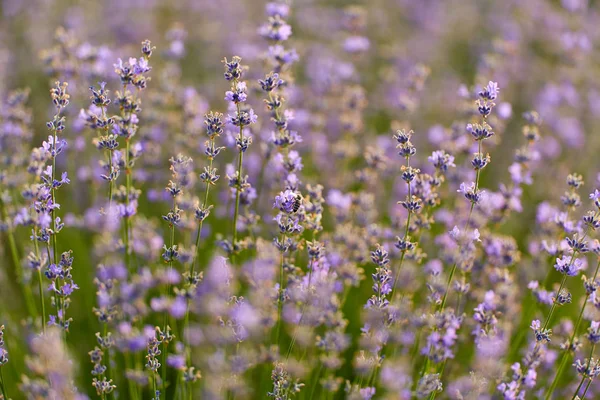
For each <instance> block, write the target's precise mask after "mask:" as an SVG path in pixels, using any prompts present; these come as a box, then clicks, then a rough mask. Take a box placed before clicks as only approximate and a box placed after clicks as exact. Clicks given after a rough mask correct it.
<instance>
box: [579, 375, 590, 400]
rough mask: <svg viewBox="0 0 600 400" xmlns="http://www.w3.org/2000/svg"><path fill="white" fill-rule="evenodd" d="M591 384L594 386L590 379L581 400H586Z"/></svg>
mask: <svg viewBox="0 0 600 400" xmlns="http://www.w3.org/2000/svg"><path fill="white" fill-rule="evenodd" d="M591 384H592V380H591V379H590V380H589V381H588V383H587V385H585V390H584V391H583V394H582V395H581V400H583V399H585V395H586V394H587V392H588V389H589V388H590V386H591Z"/></svg>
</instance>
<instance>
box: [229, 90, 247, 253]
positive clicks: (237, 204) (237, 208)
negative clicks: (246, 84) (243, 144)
mask: <svg viewBox="0 0 600 400" xmlns="http://www.w3.org/2000/svg"><path fill="white" fill-rule="evenodd" d="M234 85H237V81H234ZM236 107H237V115H238V119H239V116H240V114H241V108H240V104H239V103H237V104H236ZM239 122H240V140H243V139H244V126H243V125H242V124H241V121H239ZM243 160H244V152H243V151H242V150H241V149H240V154H239V157H238V165H237V174H238V176H237V177H238V181H237V188H236V191H235V210H234V213H233V241H232V243H231V245H232V247H233V249H234V250H233V251H234V252H235V246H236V243H237V221H238V214H239V212H240V194H241V192H242V187H241V184H242V180H243V178H242V174H243V164H242V163H243Z"/></svg>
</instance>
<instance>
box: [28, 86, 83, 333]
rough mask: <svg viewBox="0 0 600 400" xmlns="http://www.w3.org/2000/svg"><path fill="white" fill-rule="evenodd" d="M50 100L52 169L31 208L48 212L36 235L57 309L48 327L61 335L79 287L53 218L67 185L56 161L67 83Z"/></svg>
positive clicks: (57, 220)
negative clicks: (60, 191)
mask: <svg viewBox="0 0 600 400" xmlns="http://www.w3.org/2000/svg"><path fill="white" fill-rule="evenodd" d="M50 97H51V98H52V103H53V104H54V107H55V109H56V113H55V114H54V117H53V119H52V121H49V122H47V123H46V126H47V127H48V129H49V130H50V131H51V132H52V133H51V135H50V136H49V137H48V141H47V142H44V143H43V148H44V150H45V151H46V152H47V153H48V154H49V157H50V159H51V162H52V165H50V166H47V167H46V168H45V169H44V171H43V174H42V176H41V178H42V183H41V184H40V186H39V188H38V196H37V202H35V203H34V207H35V210H36V212H37V213H41V214H44V213H48V212H49V214H46V215H47V216H48V217H49V219H50V221H47V224H48V225H49V226H48V227H47V228H46V227H43V231H42V232H40V234H39V235H38V241H42V242H44V243H45V244H46V252H47V256H48V260H49V264H48V268H47V269H46V271H45V275H46V278H48V279H49V280H50V282H51V284H50V291H51V292H52V304H53V306H54V307H55V308H56V315H50V317H49V324H50V325H56V326H59V327H61V328H62V330H63V331H64V332H68V331H69V325H70V323H71V321H72V319H71V318H67V309H68V308H69V304H70V301H71V300H70V296H71V294H72V293H73V291H75V290H76V289H79V287H78V286H77V284H75V283H74V282H73V276H72V275H71V270H72V265H73V257H71V253H72V252H71V251H70V250H69V251H66V252H63V253H62V254H61V255H60V258H59V253H58V244H57V243H58V241H57V235H58V233H60V231H61V230H62V229H63V227H64V223H63V222H62V220H61V218H60V217H58V216H57V215H56V210H57V209H59V208H60V205H59V204H58V203H57V201H56V191H57V189H59V188H60V187H61V186H63V185H66V184H69V183H70V180H69V178H68V177H67V173H66V172H63V173H62V174H61V179H60V180H58V179H57V177H56V158H57V156H58V155H59V154H60V153H62V151H63V149H65V148H66V145H67V142H66V141H65V140H64V139H61V138H60V137H59V136H58V135H59V134H60V133H62V131H63V130H64V129H65V117H63V116H61V113H62V110H63V109H64V108H65V107H66V106H67V105H68V104H69V98H70V96H69V94H68V93H67V83H66V82H65V83H60V82H56V86H55V87H54V88H52V89H51V90H50ZM46 235H48V236H46ZM50 242H52V245H50ZM50 247H52V251H50Z"/></svg>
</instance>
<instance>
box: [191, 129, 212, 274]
mask: <svg viewBox="0 0 600 400" xmlns="http://www.w3.org/2000/svg"><path fill="white" fill-rule="evenodd" d="M214 142H215V139H214V137H211V138H210V143H211V147H214ZM212 167H213V158H212V157H210V158H209V161H208V168H209V170H212ZM210 186H211V183H210V182H206V190H205V192H204V203H202V208H204V209H205V208H206V207H207V206H208V194H209V192H210ZM203 222H204V219H203V220H202V221H200V224H199V225H198V233H197V234H196V253H195V254H194V260H193V261H192V265H191V267H190V277H191V275H192V274H193V273H194V269H195V268H196V261H197V260H198V257H199V256H200V236H201V235H202V225H203Z"/></svg>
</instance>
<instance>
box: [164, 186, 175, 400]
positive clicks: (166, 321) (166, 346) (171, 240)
mask: <svg viewBox="0 0 600 400" xmlns="http://www.w3.org/2000/svg"><path fill="white" fill-rule="evenodd" d="M176 209H177V201H176V198H175V197H173V212H176ZM170 230H171V235H170V246H171V251H172V250H173V246H175V225H174V224H170ZM172 270H173V256H172V255H171V257H170V258H169V276H170V275H171V271H172ZM167 280H168V282H167V291H166V296H167V297H168V296H170V294H171V281H170V278H168V279H167ZM168 320H169V311H168V310H165V311H164V325H163V326H164V333H165V334H166V333H167V323H168ZM168 349H169V346H168V344H167V342H166V341H163V352H162V362H163V364H162V369H161V377H162V389H163V390H162V396H163V398H164V399H165V400H166V398H167V351H168Z"/></svg>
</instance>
